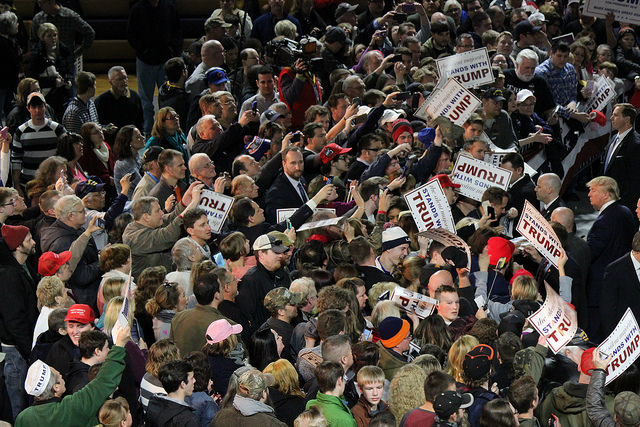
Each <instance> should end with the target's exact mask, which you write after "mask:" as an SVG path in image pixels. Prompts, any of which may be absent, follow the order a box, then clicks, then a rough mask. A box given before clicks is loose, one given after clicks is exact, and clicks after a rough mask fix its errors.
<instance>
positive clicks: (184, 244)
mask: <svg viewBox="0 0 640 427" xmlns="http://www.w3.org/2000/svg"><path fill="white" fill-rule="evenodd" d="M198 250H199V249H198V248H197V247H196V244H195V243H194V242H193V240H191V239H190V238H188V237H183V238H182V239H180V240H178V241H177V242H176V243H175V244H174V245H173V248H172V249H171V258H172V259H173V263H174V264H175V265H176V268H177V269H178V271H189V270H191V266H192V264H193V262H192V261H191V260H190V259H189V258H190V257H191V256H192V255H194V254H196V253H197V251H198Z"/></svg>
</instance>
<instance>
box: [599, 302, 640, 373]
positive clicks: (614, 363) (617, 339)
mask: <svg viewBox="0 0 640 427" xmlns="http://www.w3.org/2000/svg"><path fill="white" fill-rule="evenodd" d="M596 351H600V352H601V353H604V354H606V355H607V356H609V357H611V359H610V360H609V366H608V367H607V382H606V383H607V384H609V383H610V382H611V381H613V380H615V379H616V378H618V377H619V376H620V374H622V373H623V372H624V371H626V370H627V369H628V368H629V366H631V365H632V364H633V362H635V360H636V359H637V358H638V356H640V329H638V322H637V321H636V318H635V316H634V315H633V312H632V311H631V309H630V308H627V311H626V312H625V313H624V316H622V319H620V322H618V325H617V326H616V328H615V329H614V330H613V332H611V335H609V336H608V337H607V339H605V340H604V341H602V344H600V346H599V347H598V348H597V350H596Z"/></svg>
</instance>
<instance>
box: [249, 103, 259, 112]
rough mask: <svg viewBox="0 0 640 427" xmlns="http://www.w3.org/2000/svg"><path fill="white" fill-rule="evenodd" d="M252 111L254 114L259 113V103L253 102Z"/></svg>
mask: <svg viewBox="0 0 640 427" xmlns="http://www.w3.org/2000/svg"><path fill="white" fill-rule="evenodd" d="M251 111H253V112H254V113H256V114H257V113H258V101H253V102H252V103H251Z"/></svg>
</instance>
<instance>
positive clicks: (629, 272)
mask: <svg viewBox="0 0 640 427" xmlns="http://www.w3.org/2000/svg"><path fill="white" fill-rule="evenodd" d="M639 274H640V232H638V233H636V234H635V235H634V236H633V242H632V244H631V252H630V253H627V254H624V255H623V256H622V257H620V258H618V259H617V260H615V261H613V262H612V263H611V264H609V265H608V266H607V269H606V270H605V272H604V283H606V284H607V287H606V289H603V292H602V304H601V306H600V307H601V311H600V319H601V322H602V329H603V334H604V336H607V335H608V334H610V333H611V332H612V331H613V329H614V328H615V327H616V325H617V324H618V322H619V321H620V319H621V318H622V316H623V315H624V312H625V311H626V310H627V307H629V308H631V311H633V315H634V316H635V317H636V319H637V318H638V317H639V316H640V278H639V276H638V275H639Z"/></svg>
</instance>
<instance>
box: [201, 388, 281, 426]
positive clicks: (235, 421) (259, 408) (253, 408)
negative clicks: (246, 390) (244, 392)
mask: <svg viewBox="0 0 640 427" xmlns="http://www.w3.org/2000/svg"><path fill="white" fill-rule="evenodd" d="M211 426H212V427H217V426H221V427H245V426H246V427H253V426H260V427H286V424H285V423H283V422H282V421H279V420H278V419H277V418H276V416H275V413H274V411H273V408H272V407H271V406H269V405H267V404H266V403H263V402H260V401H258V400H254V399H251V398H249V397H243V396H240V395H238V394H236V396H235V397H234V398H233V407H228V408H224V409H223V410H221V411H220V412H218V413H217V414H216V416H215V418H214V419H213V421H212V422H211Z"/></svg>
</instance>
